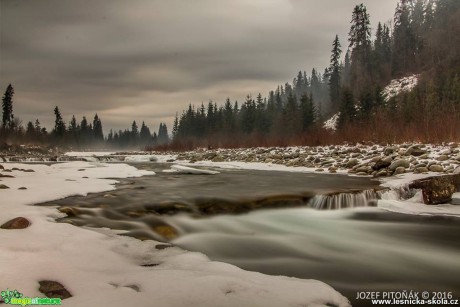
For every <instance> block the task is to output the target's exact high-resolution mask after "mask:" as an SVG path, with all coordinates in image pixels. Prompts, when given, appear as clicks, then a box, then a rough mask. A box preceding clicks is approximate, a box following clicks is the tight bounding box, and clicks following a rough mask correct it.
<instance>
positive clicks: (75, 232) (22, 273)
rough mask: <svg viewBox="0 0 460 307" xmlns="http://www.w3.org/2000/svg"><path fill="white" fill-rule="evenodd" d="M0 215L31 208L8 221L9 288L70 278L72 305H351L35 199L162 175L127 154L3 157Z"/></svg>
mask: <svg viewBox="0 0 460 307" xmlns="http://www.w3.org/2000/svg"><path fill="white" fill-rule="evenodd" d="M2 165H3V167H4V168H5V169H6V170H11V171H10V172H8V171H5V170H3V171H2V174H4V175H8V176H12V177H2V178H1V179H2V181H1V184H3V185H4V186H5V187H4V188H3V189H1V190H0V195H1V196H0V197H1V201H0V207H1V209H2V214H1V215H0V224H3V223H5V222H7V221H9V220H11V219H13V218H16V217H25V218H27V219H28V220H29V221H30V222H31V225H30V226H29V227H28V228H25V229H8V230H7V229H0V240H1V242H2V244H1V245H0V270H1V272H2V278H1V279H0V289H1V290H6V289H7V288H8V289H10V290H13V289H16V290H18V291H19V292H21V293H23V294H24V295H25V296H28V297H36V296H38V297H43V296H44V295H43V294H42V293H40V292H39V291H38V288H39V284H38V282H39V281H40V280H51V281H57V282H59V283H61V284H62V285H63V286H64V287H65V288H66V289H67V290H68V291H69V292H70V293H71V294H72V297H71V298H68V299H66V300H65V301H64V302H63V304H64V305H66V306H115V307H116V306H127V305H137V306H150V305H152V304H153V305H155V306H168V307H169V306H302V305H309V306H324V305H326V304H329V305H336V306H348V305H349V303H348V300H347V299H346V298H345V297H343V296H342V295H340V294H339V293H338V292H337V291H335V290H333V289H332V288H331V287H329V286H328V285H326V284H324V283H322V282H320V281H315V280H301V279H295V278H288V277H274V276H267V275H263V274H260V273H255V272H248V271H244V270H241V269H239V268H237V267H235V266H232V265H228V264H224V263H219V262H212V261H210V260H209V259H208V258H207V257H206V256H204V255H203V254H200V253H192V252H186V251H183V250H181V249H179V248H176V247H172V248H166V249H157V248H156V246H157V245H158V242H154V241H138V240H136V239H133V238H128V237H122V236H117V235H116V234H115V233H114V232H113V231H111V230H109V229H102V230H101V229H99V230H96V229H87V228H80V227H75V226H72V225H69V224H65V223H56V222H55V218H57V217H60V216H63V214H62V213H59V212H58V211H57V210H56V209H54V208H49V207H38V206H32V205H33V204H35V203H39V202H44V201H49V200H53V199H58V198H63V197H66V196H69V195H75V194H82V195H85V194H86V193H91V192H101V191H106V190H112V189H114V188H115V187H114V184H115V183H116V181H115V180H114V179H104V178H124V177H136V176H143V175H153V173H150V172H146V171H139V170H137V169H136V168H134V167H132V166H128V165H126V164H104V163H100V162H68V163H60V164H54V165H51V166H46V165H39V164H13V163H4V164H2Z"/></svg>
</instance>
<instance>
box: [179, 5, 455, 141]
mask: <svg viewBox="0 0 460 307" xmlns="http://www.w3.org/2000/svg"><path fill="white" fill-rule="evenodd" d="M459 18H460V1H458V0H400V1H399V2H398V4H397V7H396V10H395V14H394V18H393V21H392V22H390V23H381V22H380V23H378V26H377V29H376V30H375V32H374V35H372V31H371V27H370V24H371V22H370V16H369V14H368V12H367V8H366V7H365V5H363V4H360V5H356V6H355V7H354V9H353V12H352V18H351V26H350V30H349V34H348V44H347V45H346V47H345V48H347V49H346V52H345V55H344V57H343V59H342V52H343V51H342V48H344V47H343V45H342V43H341V42H340V40H339V37H338V36H337V35H336V36H335V37H334V39H333V40H332V46H331V56H330V63H329V65H328V67H327V68H326V69H325V70H324V72H323V73H319V72H318V70H317V69H312V72H311V74H310V75H307V73H306V72H305V71H299V72H298V74H297V76H296V77H295V78H294V79H293V81H292V83H289V82H288V83H285V84H284V85H279V86H278V87H277V88H276V89H275V90H273V91H270V92H269V93H268V95H267V96H266V97H263V96H262V95H261V94H260V93H259V94H258V95H257V97H256V98H255V99H254V98H252V97H251V96H250V95H248V96H247V97H246V99H245V101H243V102H242V104H241V106H239V103H238V101H234V102H231V101H230V99H229V98H228V99H227V100H226V101H225V102H224V103H223V104H221V105H220V106H218V105H217V104H216V103H215V102H212V101H210V102H209V103H208V105H207V106H205V105H203V104H201V106H198V107H195V106H193V105H189V107H188V109H186V110H184V111H183V112H182V113H181V114H180V115H179V114H176V117H175V121H174V127H173V143H176V145H177V147H180V145H181V144H182V145H184V144H188V145H186V147H190V146H191V147H193V146H201V145H206V144H212V145H213V146H222V145H224V146H225V144H227V145H231V144H235V146H237V145H238V144H237V143H238V141H240V140H248V141H247V144H250V145H252V146H255V145H260V144H264V143H277V142H279V140H282V139H284V140H290V141H289V142H292V140H297V141H296V142H302V140H306V139H307V140H309V141H310V142H311V140H312V139H313V140H314V142H320V140H319V139H320V138H322V139H324V140H326V141H330V140H333V141H355V140H356V138H357V137H358V135H357V134H356V133H354V132H360V133H359V137H363V138H367V139H372V140H375V141H390V142H391V141H395V142H397V141H403V140H404V137H406V138H417V139H425V140H427V141H439V140H440V138H444V139H445V140H451V139H455V138H457V139H458V138H460V132H459V130H460V129H458V127H459V126H460V54H459V52H460V38H459V35H458V33H459V30H460V27H459V23H458V20H459ZM413 74H418V75H419V78H418V79H419V80H418V85H417V87H416V88H415V89H414V90H413V91H411V92H408V93H401V94H400V95H398V96H396V97H393V98H391V99H385V97H383V96H382V89H383V87H384V86H386V85H387V84H388V83H389V82H390V81H391V80H392V79H397V78H401V77H404V76H409V75H413ZM338 112H340V117H339V122H338V125H339V131H338V132H336V133H335V135H334V136H331V135H328V134H327V133H326V132H325V131H323V129H322V127H321V126H322V124H323V121H324V119H326V118H328V117H330V116H332V115H333V114H336V113H338ZM390 121H391V123H392V124H393V126H395V127H397V128H393V127H391V126H389V125H388V122H390ZM436 124H439V125H442V126H443V129H444V132H443V133H440V131H439V129H438V131H437V132H434V131H431V130H436V129H435V128H434V126H436ZM446 126H447V127H446ZM350 132H351V133H350ZM362 132H366V134H363V133H362ZM404 133H405V136H404ZM403 136H404V137H403ZM347 138H348V139H347ZM240 143H241V142H240Z"/></svg>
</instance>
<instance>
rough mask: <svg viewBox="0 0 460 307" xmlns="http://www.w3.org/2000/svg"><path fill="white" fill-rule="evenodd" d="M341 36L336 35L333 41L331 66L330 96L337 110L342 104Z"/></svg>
mask: <svg viewBox="0 0 460 307" xmlns="http://www.w3.org/2000/svg"><path fill="white" fill-rule="evenodd" d="M340 48H341V45H340V41H339V36H338V35H336V36H335V39H334V41H333V43H332V54H331V62H330V66H329V97H330V100H331V106H332V111H333V112H336V111H337V110H338V108H339V105H340V78H341V76H340V75H341V71H340V56H341V54H342V50H341V49H340Z"/></svg>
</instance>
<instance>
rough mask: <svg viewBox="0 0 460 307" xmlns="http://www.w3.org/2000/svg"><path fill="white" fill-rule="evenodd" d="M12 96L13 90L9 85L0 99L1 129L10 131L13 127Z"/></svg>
mask: <svg viewBox="0 0 460 307" xmlns="http://www.w3.org/2000/svg"><path fill="white" fill-rule="evenodd" d="M13 95H14V89H13V86H12V85H11V84H9V85H8V86H7V88H6V91H5V94H4V95H3V99H2V111H3V116H2V127H3V129H10V128H12V126H13V119H14V116H13Z"/></svg>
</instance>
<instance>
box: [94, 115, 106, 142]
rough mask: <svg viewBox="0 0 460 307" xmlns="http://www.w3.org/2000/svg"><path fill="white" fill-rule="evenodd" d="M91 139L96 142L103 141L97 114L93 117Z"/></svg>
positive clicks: (100, 123)
mask: <svg viewBox="0 0 460 307" xmlns="http://www.w3.org/2000/svg"><path fill="white" fill-rule="evenodd" d="M93 137H94V139H95V140H96V141H103V140H104V133H103V130H102V122H101V119H100V118H99V116H98V115H97V113H96V114H95V115H94V119H93Z"/></svg>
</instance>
